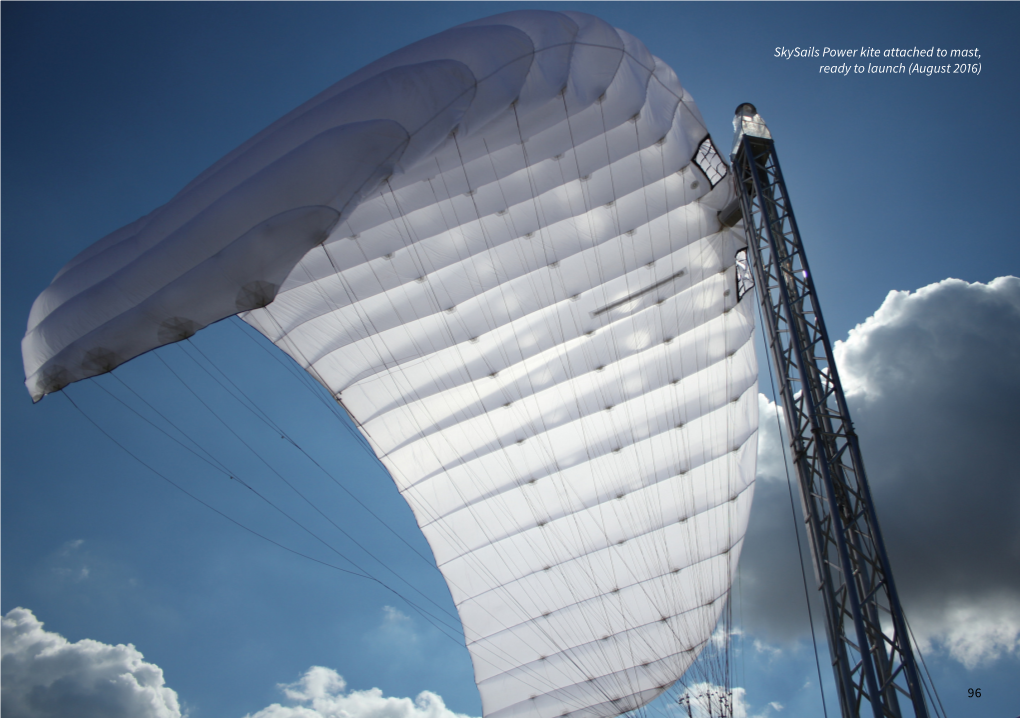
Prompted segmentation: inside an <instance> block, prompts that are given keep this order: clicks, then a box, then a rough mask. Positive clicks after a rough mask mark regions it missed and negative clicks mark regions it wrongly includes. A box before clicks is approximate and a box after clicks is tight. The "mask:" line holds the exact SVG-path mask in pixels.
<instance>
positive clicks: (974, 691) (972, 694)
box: [967, 688, 981, 698]
mask: <svg viewBox="0 0 1020 718" xmlns="http://www.w3.org/2000/svg"><path fill="white" fill-rule="evenodd" d="M967 697H968V698H980V697H981V689H980V688H968V689H967Z"/></svg>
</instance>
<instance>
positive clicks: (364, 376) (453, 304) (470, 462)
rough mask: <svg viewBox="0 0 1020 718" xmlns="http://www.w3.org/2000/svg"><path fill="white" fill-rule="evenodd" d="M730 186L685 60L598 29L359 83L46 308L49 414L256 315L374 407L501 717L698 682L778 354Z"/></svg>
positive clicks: (37, 374)
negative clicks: (732, 210) (79, 393)
mask: <svg viewBox="0 0 1020 718" xmlns="http://www.w3.org/2000/svg"><path fill="white" fill-rule="evenodd" d="M727 172H728V169H727V167H726V165H725V163H724V162H723V161H722V160H721V159H720V157H719V155H718V154H717V152H716V149H715V147H714V146H713V145H712V143H711V140H710V139H709V137H708V133H707V131H706V129H705V125H704V123H703V121H702V119H701V115H700V114H699V112H698V110H697V108H696V107H695V106H694V103H693V102H692V100H691V98H690V96H689V95H688V94H687V93H686V92H685V91H684V89H683V88H682V87H681V86H680V84H679V82H678V81H677V79H676V76H675V75H674V74H673V72H672V70H670V68H668V67H667V66H666V65H664V64H663V63H662V62H661V61H660V60H658V59H656V58H655V57H653V56H652V55H651V54H649V52H648V50H647V49H646V48H645V47H644V46H643V45H642V44H641V43H640V42H638V41H637V40H635V39H634V38H633V37H631V36H630V35H628V34H627V33H625V32H623V31H620V30H615V29H613V28H612V27H610V26H609V25H607V24H606V23H604V22H603V21H601V20H599V19H597V18H594V17H591V16H589V15H584V14H581V13H575V12H563V13H557V12H546V11H521V12H513V13H507V14H504V15H498V16H495V17H492V18H488V19H485V20H479V21H476V22H472V23H468V24H466V25H462V26H459V27H456V28H453V29H452V30H448V31H446V32H444V33H440V34H439V35H436V36H434V37H431V38H428V39H426V40H423V41H421V42H418V43H415V44H414V45H411V46H409V47H407V48H404V49H403V50H400V51H398V52H395V53H393V54H391V55H388V56H387V57H384V58H383V59H381V60H378V61H376V62H374V63H372V64H371V65H369V66H368V67H366V68H364V69H362V70H360V71H359V72H356V73H355V74H353V75H352V76H350V77H348V78H347V79H345V80H343V81H341V82H339V83H338V84H336V85H334V86H333V87H331V88H330V89H328V90H326V91H325V92H323V93H322V94H320V95H319V96H317V97H315V98H314V99H312V100H310V101H309V102H307V103H305V104H304V105H303V106H301V107H299V108H298V109H296V110H294V111H293V112H291V113H290V114H288V115H287V116H286V117H284V118H282V119H281V120H279V121H277V122H276V123H274V124H273V125H271V126H270V127H269V128H267V129H266V130H265V131H263V132H261V133H260V134H258V135H257V136H255V137H254V138H252V139H251V140H249V141H248V142H246V143H245V144H244V145H242V146H241V147H239V148H238V149H237V150H235V151H234V152H232V153H231V154H229V155H228V156H227V157H225V158H223V159H222V160H220V161H219V162H218V163H216V164H215V165H214V166H213V167H211V168H210V169H209V170H207V171H206V172H205V173H203V174H202V175H201V176H200V177H198V178H197V179H196V180H195V181H194V182H192V183H191V184H190V185H188V186H187V187H186V188H185V189H184V190H183V191H182V192H181V193H180V194H179V195H177V196H176V197H175V198H174V199H173V200H171V201H170V202H169V203H168V204H166V205H165V206H163V207H161V208H159V209H158V210H156V211H155V212H153V213H152V214H150V215H148V216H147V217H144V218H142V219H140V220H138V221H137V222H135V223H134V224H132V225H129V226H127V227H125V228H123V229H122V230H119V231H117V232H114V233H113V234H111V235H110V236H109V237H106V238H105V239H103V240H101V241H100V242H98V243H97V244H95V245H94V246H92V247H91V248H89V249H87V250H85V251H84V252H83V253H82V254H80V255H79V256H78V257H77V258H75V259H74V260H73V261H72V262H71V263H70V264H68V265H67V266H66V267H65V268H64V269H63V270H61V272H60V273H59V274H58V275H57V277H56V278H55V279H54V280H53V283H52V285H51V286H50V287H49V288H48V289H47V290H46V291H45V292H44V293H43V294H42V296H40V297H39V299H38V300H36V303H35V306H34V307H33V309H32V313H31V317H30V319H29V326H28V334H27V336H26V337H25V339H24V343H23V348H24V357H25V367H26V374H27V376H28V381H27V384H28V388H29V390H30V391H31V392H32V395H33V397H34V398H36V399H39V398H41V397H42V396H43V395H44V394H46V393H48V392H52V391H57V390H59V389H61V388H62V387H64V386H66V385H67V384H68V383H70V382H72V381H76V380H78V379H83V378H85V377H89V376H93V375H96V374H101V373H103V372H106V371H109V370H111V369H112V368H114V367H115V366H117V365H118V364H120V363H122V362H124V361H126V360H128V359H130V358H132V357H135V356H137V355H139V354H141V353H143V352H145V351H148V350H150V349H153V348H155V347H158V346H161V345H163V344H167V343H170V342H174V341H178V340H180V339H183V338H186V337H188V336H190V335H191V334H193V333H194V332H196V331H197V330H198V329H200V328H202V327H204V326H206V325H208V324H210V323H212V322H215V321H217V320H219V319H222V318H224V317H227V316H230V315H232V314H236V313H238V312H241V316H242V318H243V319H244V320H245V321H247V322H248V323H250V324H251V325H252V326H254V327H256V328H257V329H259V331H261V332H262V333H264V334H265V335H266V336H267V337H269V338H270V339H271V340H272V341H273V342H275V343H276V344H277V345H278V346H279V347H280V348H281V349H283V350H284V351H285V352H287V353H288V354H289V355H290V356H291V357H293V358H294V360H296V361H297V362H298V363H300V364H301V365H302V366H304V367H305V368H306V369H307V370H308V371H309V372H310V373H311V374H312V375H313V376H314V377H315V378H316V379H318V380H319V381H320V382H321V383H322V384H323V385H324V386H325V387H326V388H327V389H328V390H329V391H330V392H331V393H332V394H333V395H334V396H335V397H336V398H337V399H338V400H339V401H341V402H342V404H343V406H345V407H346V409H347V410H348V411H349V412H350V414H351V416H352V417H353V418H354V419H355V421H356V422H357V423H358V425H359V426H360V428H361V430H362V432H363V433H364V434H365V436H366V437H367V438H368V440H369V441H370V442H371V445H372V447H373V448H374V450H375V452H376V454H377V455H378V456H379V458H380V459H381V460H382V462H383V463H384V464H385V465H386V467H387V468H388V469H389V471H390V473H391V474H392V476H393V479H394V481H395V482H396V484H397V486H398V487H399V489H400V491H401V493H402V494H403V495H404V497H405V498H406V499H407V501H408V503H409V504H410V505H411V507H412V509H413V510H414V514H415V516H416V517H417V520H418V523H419V525H420V526H421V528H422V530H423V531H424V533H425V535H426V537H427V538H428V541H429V543H430V544H431V546H432V550H433V552H434V554H435V558H436V561H437V563H438V565H439V567H440V569H441V570H442V572H443V574H444V575H445V577H446V579H447V582H448V584H449V587H450V591H451V593H452V595H453V599H454V601H455V603H456V604H457V607H458V610H459V611H460V615H461V618H462V620H463V624H464V632H465V636H466V638H467V644H468V648H469V649H470V651H471V656H472V659H473V661H474V669H475V676H476V680H477V682H478V687H479V689H480V691H481V696H482V701H483V705H484V710H485V714H486V716H499V717H500V718H504V717H509V716H534V717H535V718H554V717H556V716H585V717H588V716H613V715H617V714H619V713H622V712H624V711H627V710H631V709H634V708H637V707H639V706H641V705H643V704H645V703H647V702H648V701H650V700H651V699H653V698H654V697H655V696H657V695H658V694H659V693H660V692H662V691H663V690H664V689H666V688H667V687H668V686H670V685H671V684H672V683H673V682H675V681H676V680H678V679H679V678H680V677H681V676H682V675H683V673H684V671H685V670H686V669H687V668H688V667H689V666H690V665H691V663H692V662H693V661H694V659H695V657H696V656H697V654H698V652H699V651H700V650H701V649H702V648H703V647H704V646H705V645H706V643H707V641H708V640H709V638H710V636H711V634H712V630H713V628H714V626H715V623H716V621H717V619H718V617H719V615H720V611H721V610H722V608H723V605H724V603H725V601H726V598H727V595H728V591H729V586H730V582H731V580H732V576H733V573H734V571H735V569H736V565H737V556H738V554H739V550H740V546H741V540H742V537H743V534H744V530H745V527H746V524H747V515H748V510H749V508H750V505H751V496H752V487H753V480H754V473H755V454H756V442H757V438H756V437H757V424H758V416H757V385H756V379H757V366H756V360H755V354H754V347H753V345H752V342H751V336H752V329H753V318H752V313H751V307H750V304H751V303H750V302H738V296H737V291H736V287H735V272H734V254H735V253H736V252H737V251H738V250H739V249H740V248H741V247H742V246H743V237H742V234H741V233H739V232H737V231H733V230H732V229H727V228H724V227H722V226H721V225H720V223H719V220H718V218H717V213H718V211H719V210H720V209H722V208H723V207H724V206H726V205H727V204H728V203H729V201H730V200H731V199H732V197H733V193H732V188H731V186H730V183H729V180H728V178H726V179H725V180H724V177H725V176H726V174H727Z"/></svg>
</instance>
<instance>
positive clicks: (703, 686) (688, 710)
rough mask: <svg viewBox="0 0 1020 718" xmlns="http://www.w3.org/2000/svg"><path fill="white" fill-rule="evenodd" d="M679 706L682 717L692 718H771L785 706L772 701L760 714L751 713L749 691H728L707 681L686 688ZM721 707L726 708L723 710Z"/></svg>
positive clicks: (741, 689) (678, 702)
mask: <svg viewBox="0 0 1020 718" xmlns="http://www.w3.org/2000/svg"><path fill="white" fill-rule="evenodd" d="M677 705H678V706H679V711H674V713H679V715H680V716H682V717H686V716H690V717H691V718H712V716H721V715H729V716H732V717H733V718H769V717H770V716H774V715H775V714H776V713H778V712H779V711H781V710H783V705H782V704H781V703H777V702H776V701H772V702H771V703H769V704H767V705H766V706H765V707H764V708H763V709H762V710H761V712H759V713H754V714H752V713H751V704H750V703H748V702H747V691H746V690H744V689H743V688H740V687H735V688H731V689H729V690H727V689H726V688H724V687H722V686H718V685H715V684H713V683H708V682H705V681H702V682H699V683H692V684H690V685H688V686H687V687H686V688H684V691H683V693H681V694H680V695H679V696H678V700H677ZM721 706H725V707H723V708H721ZM727 708H728V710H727Z"/></svg>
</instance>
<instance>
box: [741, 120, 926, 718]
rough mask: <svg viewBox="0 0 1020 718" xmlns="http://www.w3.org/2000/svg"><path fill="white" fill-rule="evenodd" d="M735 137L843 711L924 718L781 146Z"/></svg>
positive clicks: (852, 715) (750, 238) (849, 716)
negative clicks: (781, 158) (903, 710)
mask: <svg viewBox="0 0 1020 718" xmlns="http://www.w3.org/2000/svg"><path fill="white" fill-rule="evenodd" d="M742 107H751V106H748V105H744V106H742ZM752 109H753V108H752ZM754 117H755V118H756V119H757V120H760V117H758V116H757V114H756V113H755V115H754ZM739 120H740V118H739V116H738V121H739ZM762 126H763V125H762ZM761 134H768V133H767V131H764V132H762V133H761ZM738 136H739V141H738V144H737V146H736V148H735V151H734V155H733V158H732V159H733V170H734V171H733V173H732V176H733V178H734V179H733V181H734V183H735V184H736V189H737V195H738V197H739V200H740V203H741V210H742V212H743V217H744V231H745V234H746V235H747V244H748V248H749V255H750V258H751V265H752V267H753V277H754V284H755V286H756V287H757V295H758V300H759V302H760V303H761V308H762V315H763V317H764V322H765V325H766V326H765V327H763V329H764V330H765V331H766V339H767V343H768V345H769V349H770V350H771V353H772V356H773V360H774V364H775V367H776V372H777V374H778V377H779V388H780V395H781V401H782V404H783V407H784V410H785V411H784V413H785V415H786V425H787V428H788V430H789V436H790V449H791V453H792V455H793V457H794V464H795V466H796V468H797V479H798V487H799V489H800V499H801V509H802V510H803V515H804V521H805V525H806V528H807V534H808V539H809V542H810V546H811V554H812V557H813V559H814V571H815V578H816V580H817V583H818V589H819V590H820V591H821V593H822V597H823V602H824V611H825V619H826V620H825V624H826V631H827V634H828V639H829V648H830V653H831V656H832V667H833V670H834V672H835V674H836V686H837V689H838V693H839V700H840V707H841V709H842V715H843V718H859V717H860V716H870V715H874V718H901V716H903V715H911V713H909V712H908V713H906V714H904V713H901V702H902V703H903V704H905V706H906V707H907V709H908V710H910V709H912V715H913V716H914V717H915V718H928V708H927V705H926V703H925V700H924V696H923V692H922V685H921V681H920V679H919V674H918V671H917V666H916V663H915V661H914V656H913V653H912V651H911V647H910V641H909V638H908V634H907V630H906V621H905V619H904V617H903V612H902V609H901V607H900V602H899V598H898V596H897V594H896V588H895V586H894V584H893V579H892V572H891V571H890V568H889V559H888V557H887V555H886V551H885V546H884V544H883V542H882V536H881V533H880V532H879V527H878V520H877V518H876V515H875V510H874V506H873V504H872V499H871V492H870V489H869V488H868V482H867V479H866V477H865V473H864V463H863V461H862V459H861V451H860V447H859V445H858V441H857V435H856V434H855V433H854V429H853V424H852V423H851V421H850V412H849V410H848V409H847V403H846V398H845V396H844V394H843V389H842V386H841V385H840V381H839V375H838V373H837V371H836V364H835V361H834V359H833V354H832V347H831V345H830V343H829V337H828V334H827V333H826V330H825V322H824V321H823V320H822V313H821V309H820V307H819V305H818V296H817V294H816V293H815V287H814V283H813V281H812V279H811V273H810V271H809V269H808V263H807V257H806V256H805V254H804V248H803V246H802V245H801V241H800V233H799V232H798V230H797V222H796V220H795V218H794V215H793V208H792V207H791V206H790V200H789V196H788V194H787V189H786V184H785V183H784V181H783V174H782V172H781V171H780V168H779V159H778V157H777V156H776V150H775V145H774V144H773V141H772V139H770V138H767V137H756V136H750V135H748V134H744V133H742V132H741V133H740V134H739V135H738ZM901 698H902V701H901Z"/></svg>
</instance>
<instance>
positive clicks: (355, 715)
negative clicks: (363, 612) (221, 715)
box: [246, 666, 467, 718]
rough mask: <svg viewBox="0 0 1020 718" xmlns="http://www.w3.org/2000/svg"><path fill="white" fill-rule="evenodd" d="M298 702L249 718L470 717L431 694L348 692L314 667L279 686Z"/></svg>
mask: <svg viewBox="0 0 1020 718" xmlns="http://www.w3.org/2000/svg"><path fill="white" fill-rule="evenodd" d="M279 688H280V690H282V691H283V693H284V695H285V696H287V699H288V700H289V701H290V702H292V703H295V704H296V705H293V706H284V705H281V704H279V703H274V704H273V705H271V706H268V707H266V708H263V709H262V710H260V711H258V712H257V713H254V714H250V715H248V716H246V718H467V717H466V716H463V715H461V714H460V713H454V712H453V711H451V710H449V709H448V708H447V707H446V704H445V703H444V702H443V699H442V698H441V697H439V696H438V695H436V694H435V693H432V692H430V691H422V692H421V693H419V694H418V697H417V698H415V699H414V700H413V701H412V700H411V699H410V698H387V697H386V696H384V695H383V693H382V691H381V690H379V689H378V688H371V689H369V690H364V691H350V692H347V683H346V682H345V681H344V679H343V676H341V675H340V674H339V673H337V672H336V671H334V670H332V669H330V668H323V667H322V666H313V667H311V668H309V669H308V671H307V672H306V673H305V674H304V675H303V676H302V677H301V678H300V680H298V681H296V682H295V683H289V684H284V685H281V686H279Z"/></svg>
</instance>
